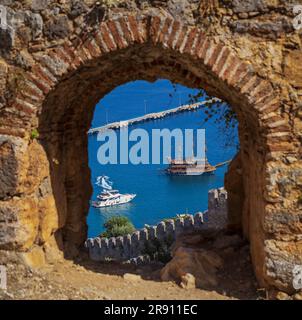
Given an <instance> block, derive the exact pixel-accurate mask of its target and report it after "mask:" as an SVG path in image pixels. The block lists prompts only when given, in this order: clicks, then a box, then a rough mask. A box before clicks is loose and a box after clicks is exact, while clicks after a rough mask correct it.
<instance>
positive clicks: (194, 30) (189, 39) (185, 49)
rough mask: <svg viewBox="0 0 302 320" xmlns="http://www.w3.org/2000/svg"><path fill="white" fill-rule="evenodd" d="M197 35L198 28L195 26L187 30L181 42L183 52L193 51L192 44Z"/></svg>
mask: <svg viewBox="0 0 302 320" xmlns="http://www.w3.org/2000/svg"><path fill="white" fill-rule="evenodd" d="M197 37H198V29H197V28H195V27H194V28H191V29H190V30H189V31H188V33H187V37H186V41H185V42H184V44H183V49H182V52H183V53H189V54H191V52H192V51H193V46H194V44H195V42H196V38H197Z"/></svg>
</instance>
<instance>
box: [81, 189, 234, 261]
mask: <svg viewBox="0 0 302 320" xmlns="http://www.w3.org/2000/svg"><path fill="white" fill-rule="evenodd" d="M227 215H228V209H227V192H226V190H225V189H224V188H219V189H213V190H210V191H209V193H208V210H206V211H205V212H198V213H196V214H195V215H190V214H188V215H185V216H184V217H177V218H175V219H166V220H165V221H161V222H160V223H158V224H157V225H156V226H148V227H145V228H143V229H141V230H136V231H135V232H133V233H132V234H128V235H126V236H124V237H111V238H105V237H96V238H89V239H87V241H86V242H85V247H86V248H87V249H88V252H89V256H90V258H91V259H92V260H94V261H106V260H108V259H111V260H116V261H127V260H130V261H131V262H133V263H140V262H145V261H146V260H147V261H148V259H150V257H146V248H147V247H148V242H150V243H151V244H152V241H154V239H157V240H159V241H160V242H164V241H170V240H176V239H177V238H178V237H179V236H180V235H183V234H186V233H192V232H200V231H205V230H212V231H213V230H221V229H224V228H225V227H226V225H227Z"/></svg>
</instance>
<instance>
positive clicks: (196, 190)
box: [87, 80, 238, 237]
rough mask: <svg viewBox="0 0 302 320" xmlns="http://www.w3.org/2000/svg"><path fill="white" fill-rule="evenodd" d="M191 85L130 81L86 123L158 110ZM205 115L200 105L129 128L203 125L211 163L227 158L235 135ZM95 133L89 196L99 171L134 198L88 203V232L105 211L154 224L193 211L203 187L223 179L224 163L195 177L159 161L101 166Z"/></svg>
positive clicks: (184, 95)
mask: <svg viewBox="0 0 302 320" xmlns="http://www.w3.org/2000/svg"><path fill="white" fill-rule="evenodd" d="M196 93H197V90H193V89H189V88H186V87H183V86H180V85H175V86H173V85H172V83H171V82H170V81H168V80H158V81H156V82H155V83H149V82H146V81H135V82H130V83H127V84H125V85H122V86H119V87H117V88H116V89H114V90H113V91H112V92H111V93H109V94H108V95H106V96H105V97H104V98H103V99H102V100H101V101H100V102H99V103H98V105H97V106H96V109H95V113H94V119H93V123H92V127H98V126H102V125H104V124H106V123H107V122H109V123H111V122H115V121H121V120H127V119H130V118H133V117H137V116H141V115H144V114H145V113H146V112H147V113H151V112H159V111H162V110H165V109H170V108H175V107H177V106H179V104H180V103H181V104H185V103H187V102H188V101H189V98H190V95H192V94H196ZM205 118H206V116H205V114H204V113H203V111H202V110H201V109H200V110H198V111H195V112H185V113H180V114H177V115H173V116H168V117H166V118H163V119H160V120H155V121H150V122H145V123H140V124H136V125H134V126H131V127H129V131H130V130H131V129H134V128H142V129H145V130H147V131H148V132H149V133H151V130H152V129H154V128H157V129H164V128H168V129H171V130H172V129H175V128H180V129H198V128H204V129H206V142H207V156H208V159H209V162H210V163H211V164H216V163H219V162H222V161H226V160H229V159H232V158H233V157H234V155H235V154H236V151H237V141H238V138H237V136H235V138H234V141H232V142H233V143H229V142H230V141H228V139H229V136H228V135H225V133H224V132H223V130H222V127H221V124H220V125H219V124H217V123H216V122H215V121H214V119H213V120H211V121H208V122H205V121H204V120H205ZM101 144H102V143H101V142H99V141H97V135H91V136H89V148H88V152H89V166H90V168H91V183H92V185H93V187H94V192H93V196H92V200H95V199H96V197H97V195H98V193H100V191H101V190H100V188H99V187H98V186H97V185H96V184H95V182H96V179H97V177H98V176H100V175H107V176H109V177H110V179H111V180H112V181H113V182H114V186H113V187H114V188H116V189H119V190H120V192H121V193H136V194H137V197H136V198H135V199H134V200H133V201H132V202H131V203H128V204H124V205H119V206H115V207H108V208H102V209H95V208H93V207H91V208H90V211H89V215H88V219H87V223H88V236H89V237H94V236H97V235H99V234H100V233H101V232H102V231H103V230H104V227H103V224H104V222H105V220H106V219H107V218H108V217H110V216H111V215H126V216H128V217H129V218H130V219H131V221H132V222H133V224H134V225H135V227H137V228H141V227H143V226H144V224H149V225H152V224H156V223H158V222H159V221H160V220H162V219H163V218H169V217H174V216H175V215H176V214H180V213H192V214H193V213H195V212H197V211H203V210H205V209H206V208H207V196H208V190H209V189H212V188H217V187H221V186H223V184H224V174H225V172H226V171H227V166H223V167H220V168H219V169H217V171H216V172H215V174H214V175H203V176H195V177H190V176H186V177H181V176H168V175H165V174H164V173H163V169H164V168H165V167H166V165H164V164H160V165H155V164H153V165H142V164H141V165H132V164H127V165H123V164H118V165H114V164H107V165H101V164H100V163H99V162H98V160H97V152H98V149H99V147H100V146H101Z"/></svg>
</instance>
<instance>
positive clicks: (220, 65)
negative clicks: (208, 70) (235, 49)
mask: <svg viewBox="0 0 302 320" xmlns="http://www.w3.org/2000/svg"><path fill="white" fill-rule="evenodd" d="M230 55H231V51H230V50H229V48H228V47H226V46H223V47H222V50H221V51H220V53H219V55H218V57H217V59H216V61H215V62H214V63H213V66H212V71H213V72H214V73H215V74H217V75H218V77H219V78H221V75H220V73H221V74H223V72H224V70H225V69H226V68H227V67H228V62H229V59H228V58H229V57H230Z"/></svg>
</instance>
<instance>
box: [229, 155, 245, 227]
mask: <svg viewBox="0 0 302 320" xmlns="http://www.w3.org/2000/svg"><path fill="white" fill-rule="evenodd" d="M224 185H225V188H226V190H227V191H228V208H229V210H228V227H229V228H232V229H240V228H242V215H241V212H242V210H243V203H244V188H243V177H242V164H241V160H240V153H238V154H237V155H236V157H235V158H234V159H233V160H232V162H231V164H230V166H229V170H228V172H227V174H226V175H225V179H224ZM245 229H246V228H245Z"/></svg>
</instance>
